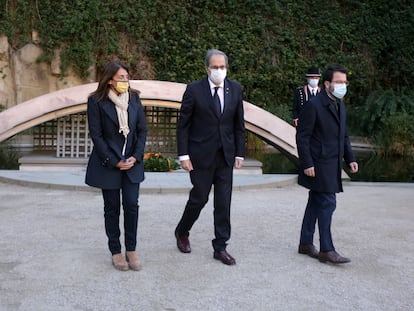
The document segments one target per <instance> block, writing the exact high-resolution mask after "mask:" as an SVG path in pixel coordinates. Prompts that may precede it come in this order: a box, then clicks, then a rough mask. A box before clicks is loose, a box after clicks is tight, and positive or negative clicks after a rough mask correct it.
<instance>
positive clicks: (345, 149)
mask: <svg viewBox="0 0 414 311" xmlns="http://www.w3.org/2000/svg"><path fill="white" fill-rule="evenodd" d="M337 103H338V107H339V114H338V111H337V109H336V102H335V101H333V100H332V99H330V98H329V97H328V95H327V93H326V91H325V90H322V91H321V93H320V94H319V95H318V96H316V97H313V98H312V99H311V100H310V101H309V102H308V104H307V105H305V107H304V110H303V112H302V114H301V117H300V122H299V125H298V128H297V132H296V144H297V148H298V154H299V162H300V169H299V178H298V183H299V184H300V185H302V186H304V187H306V188H308V189H311V190H314V191H318V192H330V193H336V192H342V191H343V189H342V181H341V172H342V160H343V159H344V160H345V162H346V163H347V164H349V163H351V162H355V157H354V154H353V152H352V147H351V144H350V141H349V137H348V134H347V130H346V112H345V106H344V104H343V102H341V101H338V102H337ZM312 166H314V167H315V177H308V176H306V175H305V174H304V172H303V170H304V169H306V168H309V167H312Z"/></svg>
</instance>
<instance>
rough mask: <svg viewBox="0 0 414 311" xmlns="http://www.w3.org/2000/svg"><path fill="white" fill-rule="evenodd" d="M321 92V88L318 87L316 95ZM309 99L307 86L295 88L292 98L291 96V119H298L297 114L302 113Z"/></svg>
mask: <svg viewBox="0 0 414 311" xmlns="http://www.w3.org/2000/svg"><path fill="white" fill-rule="evenodd" d="M320 91H321V88H320V87H318V89H317V91H316V94H318V93H319V92H320ZM310 98H311V94H310V93H309V87H308V84H305V85H303V86H299V87H298V88H296V90H295V93H294V96H293V111H292V115H293V119H298V118H299V114H300V112H301V111H302V109H303V107H304V106H305V105H306V103H307V102H308V101H309V99H310Z"/></svg>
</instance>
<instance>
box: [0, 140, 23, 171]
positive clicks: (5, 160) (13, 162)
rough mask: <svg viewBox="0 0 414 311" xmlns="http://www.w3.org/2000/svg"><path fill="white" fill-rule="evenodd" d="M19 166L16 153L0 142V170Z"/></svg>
mask: <svg viewBox="0 0 414 311" xmlns="http://www.w3.org/2000/svg"><path fill="white" fill-rule="evenodd" d="M18 168H19V163H18V159H17V154H16V152H15V151H14V150H13V148H12V147H10V146H9V145H7V144H4V143H3V144H0V169H1V170H15V169H18Z"/></svg>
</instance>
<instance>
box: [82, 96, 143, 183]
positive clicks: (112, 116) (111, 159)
mask: <svg viewBox="0 0 414 311" xmlns="http://www.w3.org/2000/svg"><path fill="white" fill-rule="evenodd" d="M87 109H88V110H87V115H88V123H89V133H90V135H91V138H92V141H93V144H94V146H93V150H92V153H91V156H90V158H89V162H88V166H87V170H86V180H85V182H86V184H88V185H90V186H92V187H97V188H101V189H120V188H121V180H122V174H127V176H128V178H129V180H130V181H131V182H132V183H140V182H141V181H143V180H144V163H143V157H144V148H145V141H146V137H147V125H146V120H145V113H144V110H143V108H142V105H141V101H140V98H139V96H138V94H137V93H136V92H130V99H129V105H128V125H129V130H130V132H129V134H128V136H127V147H126V151H125V159H127V158H129V157H130V156H133V157H135V158H136V159H137V163H136V164H135V165H134V166H133V167H132V168H131V169H129V170H127V171H121V170H119V169H118V168H117V167H116V165H117V163H118V162H119V161H120V160H121V159H122V148H123V146H124V142H125V138H124V136H123V134H122V133H119V122H118V116H117V113H116V109H115V104H114V103H113V102H112V101H111V100H110V99H109V98H105V99H103V100H102V101H99V102H98V101H97V100H96V97H89V98H88V105H87Z"/></svg>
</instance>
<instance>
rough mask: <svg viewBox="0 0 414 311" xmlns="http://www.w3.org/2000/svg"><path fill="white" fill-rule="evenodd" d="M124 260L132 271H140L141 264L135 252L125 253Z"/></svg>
mask: <svg viewBox="0 0 414 311" xmlns="http://www.w3.org/2000/svg"><path fill="white" fill-rule="evenodd" d="M125 258H126V261H127V263H128V266H129V268H130V269H131V270H134V271H139V270H141V262H140V261H139V258H138V255H137V253H136V252H126V254H125Z"/></svg>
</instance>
